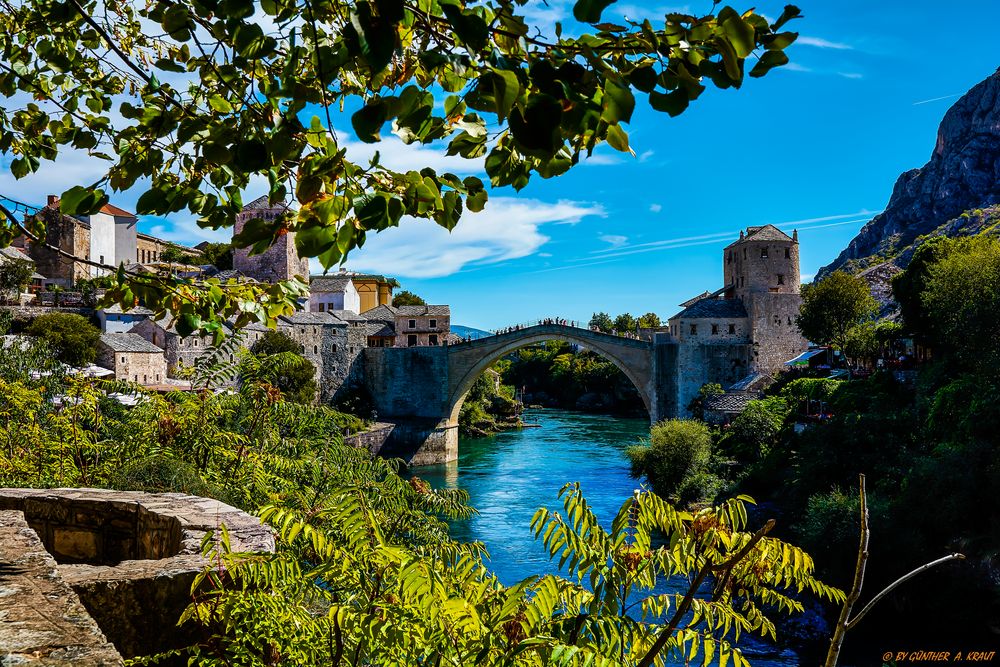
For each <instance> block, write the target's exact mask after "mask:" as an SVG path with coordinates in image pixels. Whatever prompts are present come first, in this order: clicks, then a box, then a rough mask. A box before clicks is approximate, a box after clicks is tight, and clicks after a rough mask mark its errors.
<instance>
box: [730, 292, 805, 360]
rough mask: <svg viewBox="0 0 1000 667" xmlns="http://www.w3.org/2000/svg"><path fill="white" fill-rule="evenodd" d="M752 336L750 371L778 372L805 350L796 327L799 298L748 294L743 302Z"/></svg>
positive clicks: (787, 295) (795, 295) (796, 296)
mask: <svg viewBox="0 0 1000 667" xmlns="http://www.w3.org/2000/svg"><path fill="white" fill-rule="evenodd" d="M744 301H745V303H746V306H747V312H748V313H749V315H750V323H751V328H752V332H753V333H752V335H753V340H752V343H753V358H752V363H751V368H750V370H751V371H755V372H756V371H760V372H765V373H770V372H775V371H780V370H782V369H783V368H784V363H785V362H786V361H788V360H789V359H791V358H793V357H795V356H796V355H798V354H800V353H802V352H805V351H806V349H808V342H807V341H806V339H805V338H803V337H802V332H800V331H799V327H798V325H797V324H796V318H798V315H799V306H800V305H801V304H802V297H801V296H800V295H799V294H771V293H757V294H751V295H749V296H748V297H746V298H745V299H744Z"/></svg>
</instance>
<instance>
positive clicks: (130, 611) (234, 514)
mask: <svg viewBox="0 0 1000 667" xmlns="http://www.w3.org/2000/svg"><path fill="white" fill-rule="evenodd" d="M0 510H15V511H18V512H21V513H23V515H24V517H25V519H26V520H27V523H28V525H29V526H30V527H31V529H32V530H33V531H34V533H36V534H37V536H38V537H39V538H40V541H41V542H42V543H43V544H44V545H45V548H46V550H47V551H48V553H49V554H51V556H53V557H54V559H55V561H56V562H57V563H58V566H57V568H56V570H57V572H58V575H59V577H60V578H61V579H63V580H64V581H65V582H66V583H68V584H69V586H70V587H72V589H73V591H75V593H76V594H77V595H78V596H79V598H80V601H81V602H82V603H83V605H84V607H86V609H87V611H88V612H89V613H90V615H91V616H92V617H93V619H94V620H95V621H96V622H97V624H98V626H100V628H101V630H102V631H103V632H104V634H105V635H106V636H107V638H108V639H109V640H110V641H111V642H112V643H113V644H114V645H115V647H116V648H117V649H118V651H119V652H120V653H121V655H123V656H125V657H126V658H129V657H134V656H136V655H145V654H149V653H155V652H158V651H163V650H167V649H169V648H176V647H179V646H183V645H186V644H188V643H190V642H191V641H192V640H194V639H196V637H194V636H193V635H192V633H193V632H194V629H193V628H191V627H187V626H185V627H182V628H178V627H177V625H176V624H177V619H178V618H180V614H181V612H182V611H183V610H184V608H185V607H186V606H187V604H188V603H189V602H190V589H191V585H192V583H193V582H194V579H195V576H196V575H197V574H198V573H199V572H201V571H202V570H203V569H204V568H205V567H207V566H209V565H211V563H210V561H208V560H207V559H205V558H204V557H202V555H201V543H202V540H203V538H204V537H205V535H206V534H208V533H212V532H214V531H216V530H218V528H219V526H221V525H223V524H224V525H225V526H226V528H227V530H228V531H229V534H230V544H231V546H232V549H233V551H237V552H239V551H254V552H262V551H273V550H274V537H273V534H272V533H271V531H270V529H269V528H268V527H267V526H264V525H262V524H261V523H260V521H259V520H258V519H257V518H255V517H252V516H250V515H248V514H245V513H244V512H241V511H240V510H238V509H236V508H234V507H230V506H229V505H226V504H224V503H221V502H219V501H217V500H211V499H208V498H197V497H194V496H186V495H184V494H181V493H158V494H152V493H141V492H127V491H109V490H104V489H0ZM0 623H2V619H0ZM94 664H99V663H94Z"/></svg>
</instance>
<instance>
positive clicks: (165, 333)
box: [131, 317, 235, 377]
mask: <svg viewBox="0 0 1000 667" xmlns="http://www.w3.org/2000/svg"><path fill="white" fill-rule="evenodd" d="M131 333H133V334H135V335H137V336H139V337H141V338H143V339H144V340H146V341H147V342H149V343H151V344H153V345H155V346H157V347H159V348H162V351H163V356H164V358H165V360H166V366H167V374H168V375H169V376H170V377H173V375H174V373H176V371H177V368H178V366H186V367H190V366H194V364H195V362H196V361H197V360H198V358H199V357H201V356H202V355H203V354H205V353H206V352H208V351H209V350H211V349H212V339H211V338H208V337H207V336H206V337H202V336H193V335H192V336H187V337H186V338H185V337H183V336H181V335H180V334H179V333H177V329H176V327H174V326H173V325H172V324H171V320H170V318H169V317H164V318H162V319H159V320H154V319H152V318H148V319H145V320H142V321H141V322H137V323H135V324H134V325H133V326H132V329H131ZM231 333H232V330H231V329H228V328H227V331H226V335H227V336H228V335H230V334H231ZM230 361H235V356H234V357H233V358H232V359H230Z"/></svg>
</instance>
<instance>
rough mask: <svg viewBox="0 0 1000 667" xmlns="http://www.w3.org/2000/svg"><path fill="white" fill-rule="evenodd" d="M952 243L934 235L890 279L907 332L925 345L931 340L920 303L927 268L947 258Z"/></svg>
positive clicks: (927, 277)
mask: <svg viewBox="0 0 1000 667" xmlns="http://www.w3.org/2000/svg"><path fill="white" fill-rule="evenodd" d="M954 247H955V241H953V240H952V239H949V238H948V237H946V236H934V237H931V238H929V239H927V240H925V241H924V242H923V243H921V244H920V245H919V246H917V249H916V250H914V252H913V257H911V258H910V263H909V264H908V265H907V266H906V269H905V270H904V271H902V272H900V273H897V274H896V275H895V276H893V278H892V295H893V297H894V298H895V299H896V302H897V303H898V304H899V312H900V315H901V316H902V318H903V322H904V324H905V326H906V329H907V330H908V332H909V333H911V334H913V335H914V336H916V337H917V338H918V339H919V340H922V341H924V342H926V341H928V340H930V339H931V337H932V329H933V327H932V325H931V318H930V315H929V314H928V313H927V311H926V308H925V307H924V303H923V294H924V292H925V290H926V289H927V283H928V281H929V280H930V268H931V266H933V265H934V264H936V263H937V262H938V261H939V260H941V259H943V258H944V257H945V256H947V255H948V254H949V253H950V252H951V251H952V250H953V249H954Z"/></svg>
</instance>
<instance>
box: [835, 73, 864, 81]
mask: <svg viewBox="0 0 1000 667" xmlns="http://www.w3.org/2000/svg"><path fill="white" fill-rule="evenodd" d="M837 74H839V75H840V76H842V77H844V78H845V79H863V78H864V77H865V75H864V74H861V73H860V72H837Z"/></svg>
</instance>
